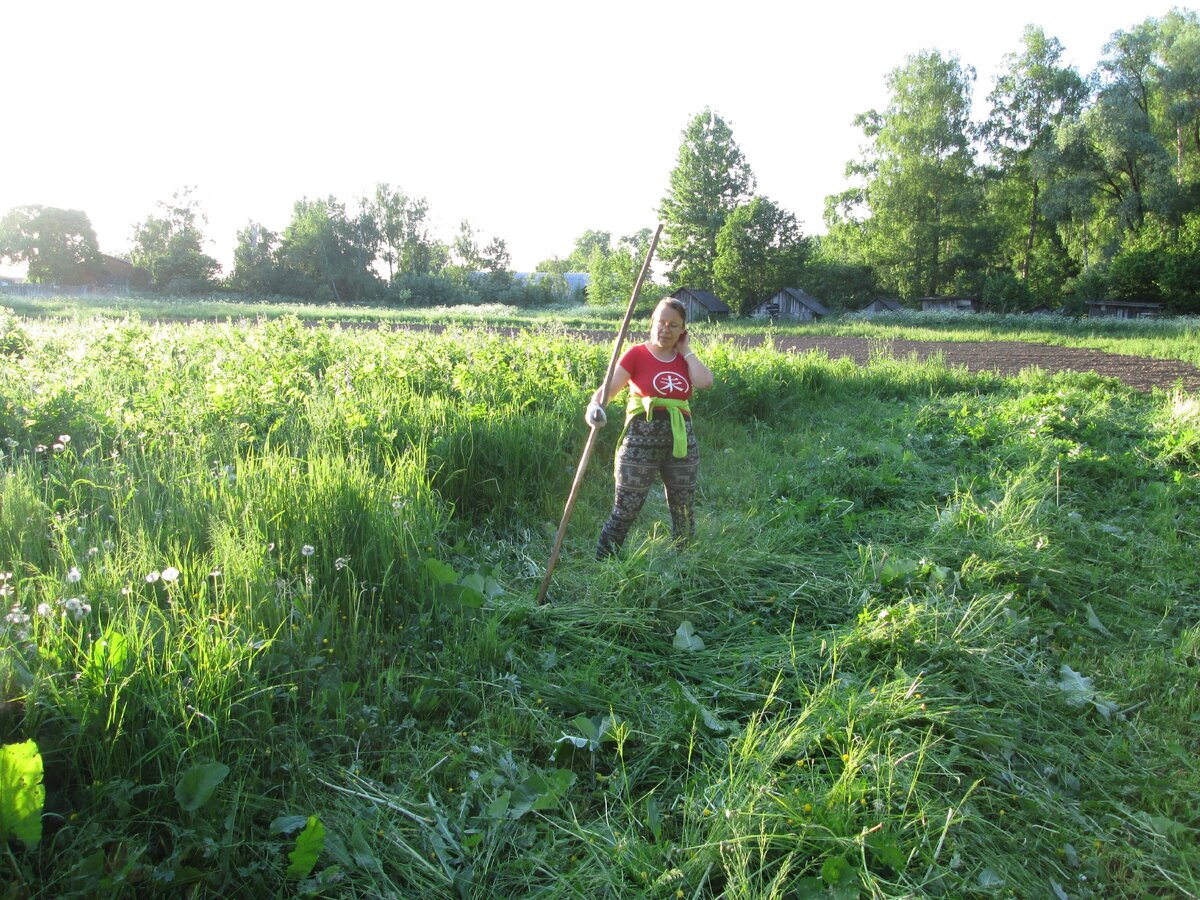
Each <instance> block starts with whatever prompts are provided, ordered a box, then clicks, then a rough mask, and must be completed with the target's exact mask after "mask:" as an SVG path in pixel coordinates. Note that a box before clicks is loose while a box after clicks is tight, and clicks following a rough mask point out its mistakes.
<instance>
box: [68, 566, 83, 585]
mask: <svg viewBox="0 0 1200 900" xmlns="http://www.w3.org/2000/svg"><path fill="white" fill-rule="evenodd" d="M82 577H83V575H82V574H80V572H79V568H78V567H77V566H71V569H70V571H68V572H67V583H68V584H75V583H76V582H78V581H79V579H81V578H82Z"/></svg>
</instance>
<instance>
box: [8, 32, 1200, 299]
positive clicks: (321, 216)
mask: <svg viewBox="0 0 1200 900" xmlns="http://www.w3.org/2000/svg"><path fill="white" fill-rule="evenodd" d="M1064 54H1065V48H1064V47H1063V45H1062V44H1061V42H1060V41H1058V40H1057V39H1056V38H1054V37H1051V36H1048V35H1047V34H1046V33H1045V32H1044V31H1043V30H1042V29H1041V28H1039V27H1037V26H1033V25H1031V26H1028V27H1027V28H1026V29H1025V31H1024V34H1023V36H1022V42H1021V46H1020V47H1019V48H1018V49H1017V50H1016V51H1014V52H1012V53H1010V54H1008V55H1007V56H1006V57H1005V58H1004V60H1003V64H1002V67H1001V70H1000V72H999V73H998V75H997V76H996V77H995V79H994V81H993V84H992V85H991V88H990V91H989V93H988V94H987V104H988V109H987V113H986V115H985V117H984V118H983V120H982V121H974V120H972V118H971V111H972V109H973V92H974V87H975V72H974V69H972V68H971V67H970V66H968V65H965V64H963V63H962V61H961V60H960V59H959V58H958V57H957V56H956V55H954V54H943V53H941V52H939V51H937V50H923V51H920V52H917V53H914V54H910V55H909V56H907V57H906V58H905V59H904V61H903V62H902V64H901V65H899V66H898V67H897V68H895V69H894V70H892V72H891V73H889V75H888V77H887V88H888V93H889V100H888V103H887V106H886V107H884V108H883V109H881V110H875V109H872V110H868V111H865V112H862V113H861V114H859V115H858V116H857V117H856V118H855V119H854V122H855V125H856V127H858V128H859V129H861V131H862V136H863V142H862V145H861V149H860V152H859V155H858V156H857V157H856V158H854V159H852V160H850V161H849V162H848V163H847V166H846V173H845V174H846V183H847V186H846V187H845V189H844V190H842V191H840V192H839V193H835V194H832V195H829V196H828V197H827V198H826V204H825V222H824V224H825V227H826V233H825V234H823V235H806V234H805V233H804V231H803V228H802V226H801V223H800V222H799V221H798V220H797V219H796V217H795V215H794V214H792V213H791V212H789V211H788V210H787V209H785V208H783V207H782V206H780V205H779V204H777V203H775V202H774V201H772V200H771V199H770V198H768V197H765V196H761V195H758V194H757V193H756V187H757V185H756V182H755V178H754V174H753V171H752V168H751V166H750V164H749V162H748V160H747V159H746V158H745V155H744V154H743V153H742V151H741V149H740V148H739V146H738V144H737V142H736V140H735V139H734V136H733V131H732V128H731V127H730V124H729V123H728V122H726V121H725V120H724V119H723V118H722V117H721V116H720V115H718V114H717V113H716V112H714V111H713V110H712V109H705V110H703V111H701V112H700V113H698V114H696V115H695V116H693V117H692V119H691V120H690V121H689V123H688V124H687V126H686V127H685V129H684V131H683V133H682V142H681V144H680V149H679V155H678V159H677V161H676V164H675V166H674V168H673V169H672V170H671V172H670V174H669V179H668V185H667V189H666V191H665V194H664V196H663V198H662V200H661V203H660V205H659V218H660V221H661V222H662V223H663V224H664V231H663V240H662V244H661V246H660V250H659V258H660V259H661V260H663V261H665V263H666V264H667V269H668V274H667V281H668V284H667V285H665V286H663V287H665V288H667V289H670V288H674V287H691V288H699V289H705V290H712V291H715V292H716V293H717V294H718V295H719V296H721V297H722V298H723V299H724V300H725V301H726V302H727V303H728V304H729V305H730V306H731V307H732V308H734V309H735V310H736V311H738V312H741V313H746V312H748V311H749V310H750V309H752V308H753V307H754V306H756V305H757V304H759V303H761V302H762V301H763V300H764V299H766V298H768V297H769V296H771V295H772V294H774V293H775V292H777V291H778V290H780V289H781V288H783V287H800V288H803V289H804V290H806V291H808V292H809V293H810V294H813V295H814V296H816V297H817V298H819V299H820V300H821V301H822V302H824V303H825V304H826V305H828V306H830V307H832V308H834V309H849V308H856V307H857V306H860V305H862V304H863V303H865V302H867V301H869V300H870V299H873V298H875V297H880V296H885V297H894V298H897V299H901V300H909V301H911V300H915V299H916V298H920V297H924V296H945V295H963V294H966V295H973V296H977V297H979V298H980V299H981V300H982V302H983V304H984V306H985V307H986V308H990V309H994V310H998V311H1010V310H1028V309H1032V308H1037V307H1047V308H1065V309H1067V310H1071V309H1073V308H1075V309H1078V308H1080V307H1081V306H1082V305H1083V303H1084V302H1085V301H1087V300H1089V299H1117V300H1122V299H1123V300H1142V301H1157V302H1161V303H1163V304H1165V305H1166V307H1167V308H1168V309H1170V310H1172V311H1175V312H1188V313H1196V312H1200V18H1198V17H1197V14H1196V13H1195V12H1192V11H1182V10H1172V11H1171V12H1169V13H1167V14H1166V15H1165V16H1162V17H1161V18H1148V19H1146V20H1145V21H1144V22H1142V23H1140V24H1138V25H1136V26H1134V27H1133V28H1130V29H1129V30H1127V31H1118V32H1116V33H1114V34H1113V35H1112V37H1111V39H1110V40H1109V41H1108V43H1107V44H1106V45H1105V47H1104V50H1103V57H1102V59H1101V60H1100V62H1099V64H1098V65H1097V67H1096V68H1095V70H1094V71H1092V72H1090V73H1088V74H1086V75H1084V74H1081V73H1080V72H1079V71H1077V70H1076V69H1075V68H1074V67H1072V66H1068V65H1066V64H1065V63H1064V62H1063V58H1064ZM203 225H204V215H203V211H202V210H201V208H200V206H199V204H198V203H197V202H196V200H195V199H194V197H193V196H192V194H191V191H190V190H188V189H184V190H182V191H181V192H179V193H177V194H176V195H175V196H174V197H173V198H172V199H171V200H170V201H169V202H164V203H160V204H159V205H158V208H157V210H156V212H155V213H154V214H152V215H150V216H148V217H147V218H146V220H145V221H144V222H142V223H140V224H139V225H137V226H136V227H135V229H134V233H133V240H132V249H131V252H130V259H129V261H130V262H131V263H132V264H133V265H134V266H135V267H137V271H138V272H139V273H140V275H141V277H142V278H144V281H145V285H146V286H147V287H149V288H150V289H152V290H158V291H164V292H172V293H194V292H200V291H211V290H213V289H215V288H218V287H220V288H225V289H229V290H233V291H237V292H241V293H247V294H255V295H259V296H262V295H279V296H288V297H298V298H303V299H311V300H316V301H329V302H361V301H368V300H372V301H373V300H382V301H385V302H393V303H421V304H432V305H436V304H452V303H464V302H480V301H485V302H490V301H496V302H503V303H513V304H517V305H529V304H536V303H545V302H550V301H552V300H555V299H561V298H562V297H563V296H564V295H565V294H566V293H567V288H566V279H565V278H564V276H565V275H566V274H568V273H571V272H587V273H588V274H589V275H590V282H589V285H588V293H587V296H588V300H589V302H592V303H597V304H610V303H614V302H619V301H621V300H622V299H623V298H624V297H627V296H628V294H629V291H630V289H631V287H632V284H633V282H634V280H635V278H636V276H637V273H638V272H639V270H640V267H641V260H642V258H643V256H644V254H645V251H646V248H647V245H648V243H649V240H650V235H651V231H650V229H643V230H642V231H640V232H638V233H636V234H632V235H626V236H622V237H620V238H618V239H616V240H614V238H613V235H612V234H611V233H610V232H605V231H593V230H588V231H586V232H585V233H584V234H583V235H581V236H579V237H578V238H577V239H576V241H575V246H574V248H573V249H572V251H571V252H570V253H569V254H568V255H567V256H565V257H557V256H555V257H551V258H549V259H546V260H543V261H542V262H541V263H540V264H539V266H538V267H537V268H538V270H539V271H540V272H542V273H544V274H543V276H541V277H539V278H538V279H528V280H525V281H518V280H517V279H516V278H514V275H513V273H512V272H511V271H510V258H509V254H508V250H507V247H506V244H505V242H504V240H502V239H500V238H492V239H491V240H489V241H487V242H483V241H482V239H481V237H480V236H479V235H478V233H477V232H476V231H475V229H473V228H472V227H471V225H470V223H469V222H467V221H465V220H464V221H462V222H461V223H460V226H459V230H458V233H457V234H456V235H454V237H453V238H452V239H451V240H450V241H449V242H445V241H442V240H440V239H438V238H436V237H435V236H434V235H433V234H432V233H431V229H430V226H429V204H428V202H427V201H426V200H425V199H424V198H420V197H414V196H410V195H408V194H406V193H405V192H404V191H402V190H399V189H396V188H393V187H391V186H390V185H388V184H378V185H376V187H375V189H374V192H373V193H372V194H371V195H369V196H365V197H360V198H358V199H357V200H356V201H355V202H354V203H353V204H352V205H349V206H348V205H347V204H345V203H343V202H342V201H339V200H338V199H337V198H334V197H329V198H326V199H318V200H310V199H307V198H305V199H302V200H299V201H297V202H296V203H295V205H294V208H293V210H292V217H291V221H290V223H289V224H288V226H287V227H286V228H285V229H284V230H283V231H282V232H279V233H275V232H272V231H270V230H269V229H267V228H265V227H264V226H263V225H261V224H260V223H257V222H249V223H247V225H246V227H245V228H244V229H242V230H241V231H239V232H238V235H237V244H236V247H235V250H234V256H233V265H232V269H231V271H230V272H229V273H228V275H226V276H224V277H223V278H222V277H221V276H220V266H219V265H218V264H217V262H216V260H214V259H213V258H212V257H211V256H209V255H208V254H207V253H206V252H205V251H204V246H205V243H206V241H205V238H204V235H203V228H202V226H203ZM0 257H4V258H7V259H9V260H11V261H24V262H27V263H28V266H29V270H28V271H29V278H30V280H34V281H53V282H57V283H60V284H65V285H70V284H82V283H93V282H95V281H97V280H101V279H102V276H103V273H104V271H105V267H104V262H103V257H102V256H101V254H100V251H99V248H98V246H97V243H96V237H95V233H94V231H93V230H92V228H91V225H90V222H89V221H88V219H87V216H86V214H84V213H83V212H80V211H77V210H61V209H54V208H49V207H39V206H24V207H17V208H15V209H13V210H10V211H9V212H8V213H7V214H6V215H5V217H4V218H3V219H2V220H0Z"/></svg>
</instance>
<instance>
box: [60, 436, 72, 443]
mask: <svg viewBox="0 0 1200 900" xmlns="http://www.w3.org/2000/svg"><path fill="white" fill-rule="evenodd" d="M58 442H59V443H60V444H69V443H71V436H70V435H69V434H60V435H59V436H58Z"/></svg>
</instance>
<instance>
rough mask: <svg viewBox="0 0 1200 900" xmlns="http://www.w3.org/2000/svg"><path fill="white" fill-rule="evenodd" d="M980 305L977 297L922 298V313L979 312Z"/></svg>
mask: <svg viewBox="0 0 1200 900" xmlns="http://www.w3.org/2000/svg"><path fill="white" fill-rule="evenodd" d="M982 308H983V307H982V304H981V303H980V302H979V298H978V297H922V298H921V311H922V312H945V311H949V312H973V313H974V312H979V311H980V309H982Z"/></svg>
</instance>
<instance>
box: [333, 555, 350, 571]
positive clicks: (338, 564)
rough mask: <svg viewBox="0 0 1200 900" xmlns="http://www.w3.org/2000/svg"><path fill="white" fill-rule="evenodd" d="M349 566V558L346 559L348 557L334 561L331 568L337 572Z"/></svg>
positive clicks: (340, 557)
mask: <svg viewBox="0 0 1200 900" xmlns="http://www.w3.org/2000/svg"><path fill="white" fill-rule="evenodd" d="M349 564H350V557H348V556H339V557H338V558H337V559H335V560H334V561H333V567H334V568H335V569H337V570H338V571H339V572H340V571H342V569H344V568H346V566H348V565H349Z"/></svg>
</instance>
